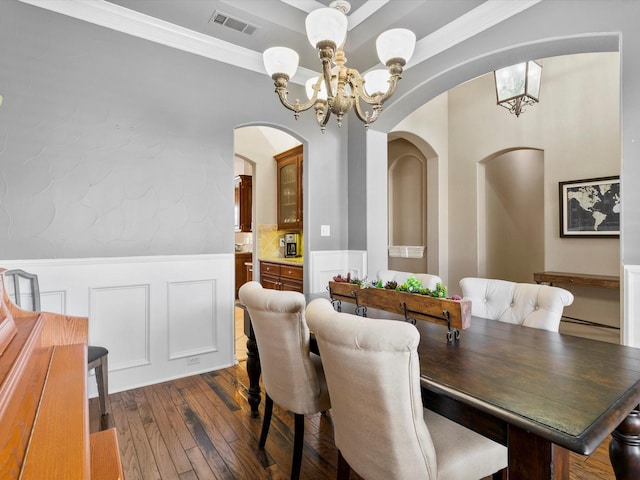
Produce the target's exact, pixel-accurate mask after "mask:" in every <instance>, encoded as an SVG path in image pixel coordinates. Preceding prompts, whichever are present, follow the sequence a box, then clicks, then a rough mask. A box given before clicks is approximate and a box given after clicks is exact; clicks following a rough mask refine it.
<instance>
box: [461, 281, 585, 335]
mask: <svg viewBox="0 0 640 480" xmlns="http://www.w3.org/2000/svg"><path fill="white" fill-rule="evenodd" d="M460 288H462V297H463V299H465V300H471V314H472V315H475V316H477V317H483V318H490V319H492V320H499V321H501V322H507V323H515V324H518V325H523V326H525V327H533V328H540V329H543V330H550V331H553V332H557V331H558V328H559V327H560V320H561V318H562V312H563V310H564V307H566V306H569V305H571V304H572V303H573V294H572V293H571V292H569V291H567V290H565V289H563V288H558V287H550V286H548V285H538V284H535V283H515V282H508V281H506V280H495V279H490V278H475V277H467V278H463V279H462V280H460Z"/></svg>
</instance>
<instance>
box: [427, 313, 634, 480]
mask: <svg viewBox="0 0 640 480" xmlns="http://www.w3.org/2000/svg"><path fill="white" fill-rule="evenodd" d="M416 327H417V328H418V330H419V331H420V337H421V342H420V346H419V348H418V351H419V354H420V369H421V382H422V386H423V390H426V392H425V395H424V396H425V406H426V407H428V408H433V409H434V410H436V411H440V412H441V413H443V414H444V415H446V416H448V417H449V418H453V419H456V420H458V421H460V422H461V423H463V424H466V425H467V426H469V427H470V428H474V429H476V430H479V431H481V432H482V433H485V434H487V435H488V436H490V437H492V438H494V439H495V440H497V441H500V442H502V443H504V444H505V445H508V446H509V449H510V461H511V456H512V455H514V456H515V455H518V456H522V457H526V456H527V452H529V454H530V449H531V445H532V444H533V443H536V442H537V443H538V444H542V448H543V450H544V449H546V450H548V455H549V457H550V458H549V460H550V461H551V462H553V461H554V457H555V456H557V457H558V459H559V460H560V463H561V462H562V461H564V455H563V454H562V453H561V452H560V451H559V450H558V449H555V451H554V445H555V446H560V447H563V448H566V449H569V450H572V451H574V452H577V453H581V454H590V453H591V452H593V450H595V449H596V448H597V447H598V445H600V443H601V442H602V441H603V440H604V439H605V438H607V437H608V435H609V434H611V433H612V432H613V431H614V429H616V427H618V425H619V424H621V423H622V422H624V421H625V420H626V419H627V417H628V415H629V414H630V413H631V412H632V411H634V409H635V407H636V406H637V405H638V403H639V402H640V349H637V348H632V347H625V346H621V345H615V344H611V343H605V342H599V341H595V340H589V339H585V338H580V337H575V336H570V335H562V334H559V333H555V332H549V331H546V330H539V329H535V328H526V327H521V326H518V325H511V324H508V323H503V322H498V321H494V320H487V319H483V318H477V317H473V318H472V320H471V327H470V328H469V329H467V330H465V331H464V332H462V335H461V338H460V340H459V341H457V342H447V340H446V336H445V333H446V328H443V327H441V326H438V325H434V324H431V323H427V322H418V323H417V325H416ZM430 403H431V405H430ZM516 430H517V431H519V432H525V437H526V438H525V439H523V442H524V444H523V445H518V444H517V443H513V442H512V441H511V440H512V439H511V436H512V434H513V432H515V431H516ZM636 435H637V434H636ZM638 438H640V437H637V436H636V441H637V439H638ZM519 449H521V450H519ZM636 460H637V459H636ZM567 462H568V460H567ZM567 467H568V463H567ZM527 468H529V469H531V468H534V467H532V466H529V467H527ZM556 468H557V469H561V468H562V466H561V465H556ZM614 468H615V466H614ZM557 473H558V472H556V474H557ZM634 475H635V476H629V477H628V478H640V472H638V471H635V473H634ZM518 478H564V477H563V476H549V477H547V476H545V475H544V474H543V475H540V476H530V477H529V476H527V477H518ZM567 478H568V477H567ZM619 478H627V477H619Z"/></svg>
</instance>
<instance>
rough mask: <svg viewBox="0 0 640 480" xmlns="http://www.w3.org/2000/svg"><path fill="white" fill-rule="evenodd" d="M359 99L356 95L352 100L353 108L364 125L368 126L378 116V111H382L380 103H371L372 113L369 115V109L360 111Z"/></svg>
mask: <svg viewBox="0 0 640 480" xmlns="http://www.w3.org/2000/svg"><path fill="white" fill-rule="evenodd" d="M360 100H361V98H359V97H357V96H356V98H355V100H354V102H353V110H354V111H355V112H356V117H358V118H359V119H360V120H361V121H362V122H364V125H365V127H368V126H369V125H370V124H372V123H373V122H375V121H376V120H377V119H378V117H379V116H380V112H382V104H380V103H375V104H373V109H372V110H373V114H372V115H369V111H364V112H363V111H362V107H361V106H360ZM362 100H363V99H362ZM369 105H371V104H369Z"/></svg>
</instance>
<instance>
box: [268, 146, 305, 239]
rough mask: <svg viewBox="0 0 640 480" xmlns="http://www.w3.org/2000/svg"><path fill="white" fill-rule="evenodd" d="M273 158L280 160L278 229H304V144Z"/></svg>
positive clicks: (278, 174)
mask: <svg viewBox="0 0 640 480" xmlns="http://www.w3.org/2000/svg"><path fill="white" fill-rule="evenodd" d="M273 158H275V160H276V162H278V173H277V178H278V187H277V195H278V230H302V145H299V146H297V147H294V148H292V149H291V150H287V151H286V152H282V153H280V154H279V155H276V156H275V157H273Z"/></svg>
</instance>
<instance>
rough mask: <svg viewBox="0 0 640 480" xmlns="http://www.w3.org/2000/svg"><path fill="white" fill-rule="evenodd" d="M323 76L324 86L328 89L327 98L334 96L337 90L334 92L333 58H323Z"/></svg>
mask: <svg viewBox="0 0 640 480" xmlns="http://www.w3.org/2000/svg"><path fill="white" fill-rule="evenodd" d="M321 78H323V79H324V87H325V89H326V91H327V99H331V98H333V97H334V96H335V93H336V92H334V91H333V89H332V88H331V58H323V59H322V77H321ZM318 88H319V86H318Z"/></svg>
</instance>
